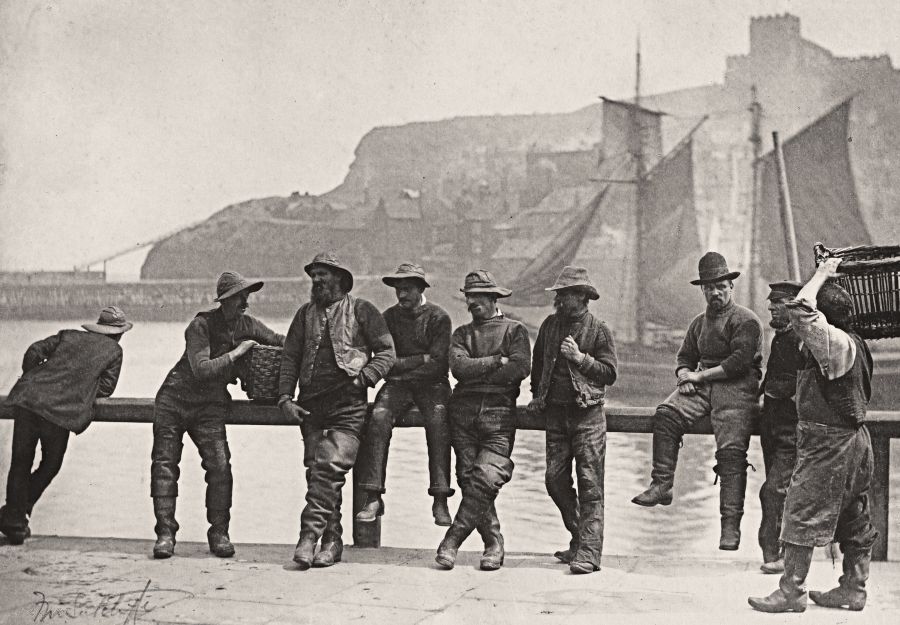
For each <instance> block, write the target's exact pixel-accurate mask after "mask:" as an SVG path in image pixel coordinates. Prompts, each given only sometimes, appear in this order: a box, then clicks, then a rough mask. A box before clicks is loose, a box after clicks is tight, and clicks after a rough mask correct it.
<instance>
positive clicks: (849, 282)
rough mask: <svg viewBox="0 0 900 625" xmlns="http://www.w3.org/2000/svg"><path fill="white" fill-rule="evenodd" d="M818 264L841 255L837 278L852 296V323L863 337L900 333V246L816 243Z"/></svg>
mask: <svg viewBox="0 0 900 625" xmlns="http://www.w3.org/2000/svg"><path fill="white" fill-rule="evenodd" d="M815 254H816V266H819V265H820V264H821V263H822V262H823V261H824V260H825V259H826V258H832V257H837V258H840V259H842V260H841V264H840V265H838V276H837V278H835V281H836V282H837V283H838V284H840V285H841V286H842V287H844V289H846V291H847V292H848V293H849V294H850V297H851V299H852V300H853V311H854V313H853V327H854V328H855V329H856V332H857V333H858V334H859V335H860V336H861V337H862V338H864V339H885V338H892V337H897V336H900V246H898V245H858V246H855V247H841V248H836V249H833V250H830V249H828V248H827V247H825V246H824V245H822V244H821V243H816V245H815Z"/></svg>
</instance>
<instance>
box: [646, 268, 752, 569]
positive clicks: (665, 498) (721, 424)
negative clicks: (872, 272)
mask: <svg viewBox="0 0 900 625" xmlns="http://www.w3.org/2000/svg"><path fill="white" fill-rule="evenodd" d="M698 270H699V274H700V276H699V278H698V279H697V280H691V284H694V285H699V286H700V289H701V291H702V292H703V297H704V298H705V299H706V311H705V312H703V313H701V314H700V315H697V317H695V318H694V320H693V321H692V322H691V324H690V326H688V330H687V334H686V335H685V337H684V341H683V342H682V345H681V349H679V350H678V356H677V364H676V368H675V375H676V377H677V383H676V384H677V388H676V390H675V391H673V392H672V394H671V395H669V396H668V397H667V398H666V400H665V401H664V402H663V403H662V404H660V405H659V406H658V407H657V408H656V413H655V414H654V415H653V471H652V472H651V474H650V475H651V478H652V482H651V484H650V487H649V488H648V489H647V490H645V491H644V492H642V493H641V494H639V495H637V496H636V497H635V498H634V499H632V500H631V501H632V502H633V503H636V504H638V505H640V506H655V505H657V504H662V505H664V506H666V505H669V504H670V503H672V487H673V484H674V481H675V465H676V463H677V462H678V448H679V447H680V446H681V441H682V436H684V433H685V432H687V431H688V430H689V429H690V428H691V426H692V425H694V424H695V423H696V422H697V421H698V420H700V419H704V418H706V417H709V419H710V421H711V424H712V429H713V434H714V435H715V438H716V466H715V467H713V470H714V471H715V472H716V474H717V476H718V477H717V479H718V480H719V512H720V515H721V535H720V538H719V549H723V550H726V551H735V550H737V548H738V546H739V545H740V540H741V517H743V515H744V494H745V491H746V489H747V467H748V466H750V465H749V464H748V463H747V448H748V447H749V446H750V434H751V432H752V430H753V422H754V420H755V419H756V414H757V410H758V407H759V404H758V402H759V400H758V394H757V393H758V384H759V379H760V378H761V377H762V375H761V365H762V355H761V352H762V325H761V324H760V321H759V317H757V316H756V314H755V313H754V312H753V311H751V310H749V309H747V308H744V307H743V306H738V305H737V304H736V303H735V302H734V299H733V291H734V282H733V280H734V279H735V278H737V277H738V276H739V275H740V272H738V271H730V270H729V269H728V264H727V263H726V262H725V258H724V257H723V256H722V255H721V254H719V253H717V252H707V253H706V254H704V255H703V257H702V258H701V259H700V262H699V264H698Z"/></svg>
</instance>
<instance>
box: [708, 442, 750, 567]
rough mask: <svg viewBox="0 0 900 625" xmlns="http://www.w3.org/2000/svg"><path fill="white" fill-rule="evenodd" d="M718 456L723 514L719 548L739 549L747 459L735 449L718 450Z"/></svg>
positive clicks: (716, 468)
mask: <svg viewBox="0 0 900 625" xmlns="http://www.w3.org/2000/svg"><path fill="white" fill-rule="evenodd" d="M716 458H717V460H718V461H719V464H717V465H716V466H715V467H713V470H714V471H715V472H716V473H717V474H718V478H719V480H720V482H719V513H720V514H721V516H722V533H721V536H720V537H719V549H721V550H723V551H737V549H738V547H739V546H740V544H741V519H742V518H743V516H744V493H745V491H746V490H747V466H748V465H747V460H746V458H745V456H744V455H743V453H742V452H740V451H734V450H722V451H717V452H716Z"/></svg>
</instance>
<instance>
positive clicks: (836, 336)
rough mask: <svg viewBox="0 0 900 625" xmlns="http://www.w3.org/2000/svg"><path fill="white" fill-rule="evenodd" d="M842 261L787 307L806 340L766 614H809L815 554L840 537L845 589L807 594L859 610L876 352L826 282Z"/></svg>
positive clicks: (844, 297) (842, 294)
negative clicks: (790, 470)
mask: <svg viewBox="0 0 900 625" xmlns="http://www.w3.org/2000/svg"><path fill="white" fill-rule="evenodd" d="M840 262H841V259H839V258H829V259H827V260H825V261H824V262H823V263H822V264H821V265H819V267H818V269H816V273H815V274H814V275H813V277H812V278H810V280H809V282H807V283H806V285H805V286H804V287H803V288H802V289H801V290H800V292H799V293H798V294H797V297H796V299H794V300H793V301H791V302H790V304H789V305H788V310H789V312H790V316H791V325H792V326H793V328H794V330H795V331H796V332H797V335H798V336H799V337H800V340H802V341H803V365H802V367H801V369H800V370H799V371H798V373H797V415H798V419H799V421H798V423H797V465H796V467H795V468H794V474H793V475H792V477H791V482H790V486H788V491H787V497H786V498H785V502H784V525H783V527H782V528H781V540H782V541H784V548H785V550H784V573H783V574H782V576H781V580H780V581H779V583H778V589H777V590H775V591H774V592H773V593H772V594H770V595H769V596H768V597H749V598H748V601H749V603H750V605H751V606H753V607H754V608H755V609H757V610H760V611H762V612H803V611H805V610H806V604H807V592H806V576H807V574H808V573H809V567H810V564H811V562H812V555H813V548H814V547H824V546H825V545H827V544H829V543H830V542H832V541H837V542H838V543H839V544H840V546H841V551H842V552H843V554H844V561H843V566H842V568H843V575H841V577H840V580H839V585H838V586H837V587H836V588H833V589H831V590H829V591H828V592H817V591H810V592H809V598H810V599H812V600H813V602H815V603H816V604H818V605H820V606H824V607H828V608H849V609H850V610H862V609H863V608H864V607H865V605H866V581H867V580H868V578H869V562H870V560H871V557H872V545H874V544H875V540H876V538H877V537H878V532H877V531H876V530H875V528H874V527H872V522H871V519H870V517H869V489H870V487H871V484H872V471H873V457H872V440H871V438H869V430H868V428H866V426H865V420H866V406H867V404H868V402H869V397H870V395H871V391H872V388H871V382H872V355H871V354H870V353H869V348H868V346H867V345H866V343H865V341H863V340H862V338H860V336H859V335H858V334H856V333H855V332H854V330H853V325H852V322H853V302H852V300H851V299H850V295H849V294H848V293H847V292H846V291H845V290H844V289H843V288H841V287H840V286H838V285H837V284H834V283H832V282H829V281H828V280H829V278H832V277H834V276H835V275H836V274H835V272H836V270H837V267H838V265H839V264H840Z"/></svg>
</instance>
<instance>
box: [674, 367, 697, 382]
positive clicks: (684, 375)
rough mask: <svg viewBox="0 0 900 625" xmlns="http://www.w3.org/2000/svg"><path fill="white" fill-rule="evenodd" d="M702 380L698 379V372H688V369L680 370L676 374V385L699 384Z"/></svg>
mask: <svg viewBox="0 0 900 625" xmlns="http://www.w3.org/2000/svg"><path fill="white" fill-rule="evenodd" d="M701 381H702V380H701V379H700V372H699V371H690V370H688V369H682V370H681V371H679V372H678V384H679V385H681V384H692V385H693V384H700V382H701Z"/></svg>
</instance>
